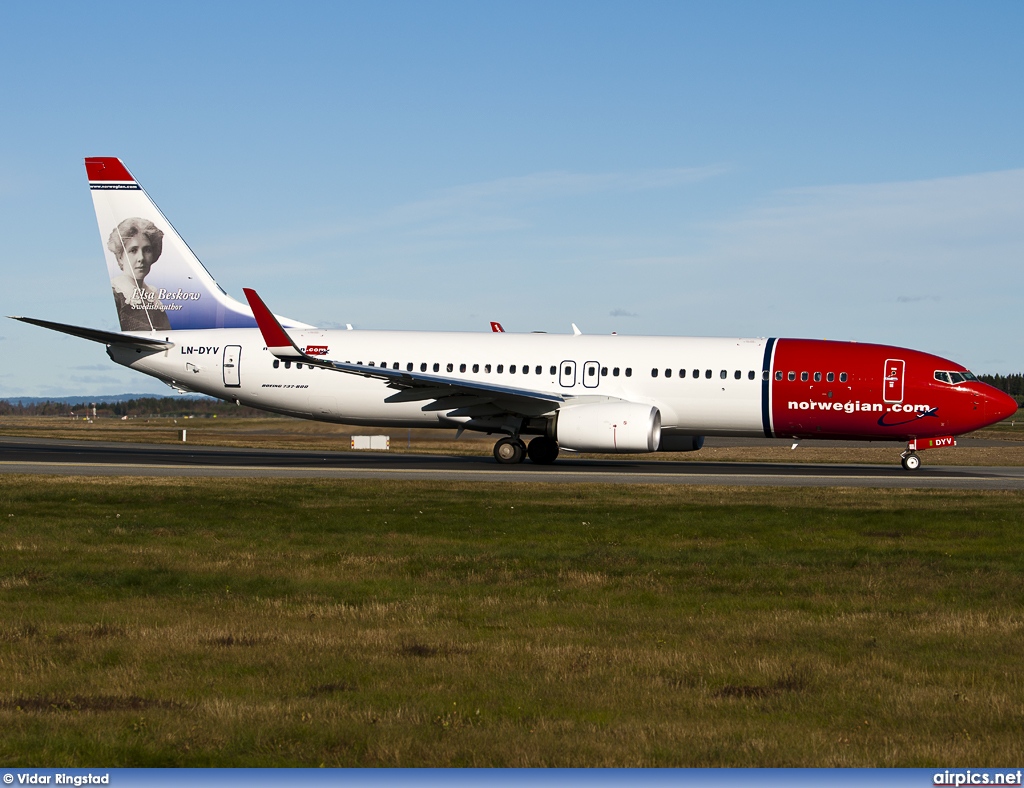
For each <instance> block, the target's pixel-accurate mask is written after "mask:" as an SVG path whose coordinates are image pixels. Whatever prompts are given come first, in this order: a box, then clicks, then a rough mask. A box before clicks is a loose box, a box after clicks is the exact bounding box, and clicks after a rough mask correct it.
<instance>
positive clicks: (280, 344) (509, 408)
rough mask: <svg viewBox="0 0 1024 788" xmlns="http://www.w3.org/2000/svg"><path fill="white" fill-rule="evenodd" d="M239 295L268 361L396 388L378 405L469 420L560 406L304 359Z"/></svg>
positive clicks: (256, 301) (478, 386) (480, 387)
mask: <svg viewBox="0 0 1024 788" xmlns="http://www.w3.org/2000/svg"><path fill="white" fill-rule="evenodd" d="M242 292H244V293H245V297H246V299H248V301H249V306H250V307H252V311H253V315H255V317H256V324H257V325H258V326H259V328H260V332H261V333H262V334H263V341H264V342H266V343H267V349H268V350H269V351H270V352H271V353H273V354H274V356H276V357H277V358H280V359H285V360H288V361H301V362H302V363H303V364H309V365H310V366H313V367H322V368H323V369H333V370H335V371H337V372H345V373H348V374H350V375H362V376H363V377H367V378H376V379H377V380H383V381H385V382H386V383H387V384H388V386H390V387H391V388H393V389H397V392H396V393H395V394H392V395H391V396H390V397H388V398H387V399H386V400H384V401H385V402H424V403H426V404H425V405H424V407H423V410H425V411H449V413H448V415H449V416H452V417H469V418H482V417H487V416H498V415H502V414H515V415H522V416H541V415H543V414H545V413H553V412H554V411H556V410H558V407H559V405H560V404H561V403H563V402H565V398H564V397H562V396H560V395H558V394H550V393H548V392H543V391H531V390H529V389H521V388H518V387H514V386H497V385H493V384H491V383H481V382H478V381H472V380H460V379H458V378H447V377H444V376H442V375H428V374H425V373H422V372H407V371H405V370H400V369H388V368H387V367H371V366H367V365H365V364H346V363H344V362H341V361H330V360H328V359H325V358H319V357H317V356H310V355H308V354H307V353H306V352H305V351H303V350H302V349H301V348H299V347H298V345H296V344H295V342H294V341H293V340H292V338H291V337H290V336H289V335H288V332H287V331H285V330H284V328H283V327H282V326H281V324H280V322H279V321H278V320H277V318H276V317H274V313H273V312H271V311H270V308H269V307H268V306H267V305H266V304H265V303H263V299H261V298H260V297H259V295H258V294H257V293H256V291H255V290H252V289H249V288H242Z"/></svg>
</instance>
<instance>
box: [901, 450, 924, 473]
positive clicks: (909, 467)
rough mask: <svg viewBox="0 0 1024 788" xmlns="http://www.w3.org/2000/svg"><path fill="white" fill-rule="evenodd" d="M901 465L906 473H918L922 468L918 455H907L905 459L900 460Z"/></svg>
mask: <svg viewBox="0 0 1024 788" xmlns="http://www.w3.org/2000/svg"><path fill="white" fill-rule="evenodd" d="M900 465H902V466H903V470H905V471H916V470H917V469H918V468H920V467H921V458H920V457H918V456H917V455H916V454H906V455H904V456H903V459H902V460H900Z"/></svg>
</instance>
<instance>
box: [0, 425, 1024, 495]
mask: <svg viewBox="0 0 1024 788" xmlns="http://www.w3.org/2000/svg"><path fill="white" fill-rule="evenodd" d="M721 440H722V439H718V441H716V443H717V442H720V441H721ZM751 443H752V442H744V444H745V445H750V444H751ZM808 445H810V444H808ZM818 445H820V444H818ZM874 445H876V446H877V445H878V444H874ZM893 446H894V451H893V463H892V465H891V466H888V465H838V464H837V465H831V464H829V465H826V464H810V463H750V462H703V461H700V460H696V461H686V462H672V461H666V460H652V459H649V458H644V457H642V456H630V457H624V458H622V459H618V458H616V459H611V460H609V459H587V458H584V457H574V456H572V455H569V456H565V455H563V457H561V458H559V460H558V461H557V462H556V463H555V464H554V465H547V466H544V465H534V464H532V463H530V462H526V463H523V464H521V465H514V466H509V465H499V464H497V463H496V462H495V461H494V460H493V459H492V458H491V457H490V456H480V457H466V456H438V455H416V454H398V453H376V452H375V453H363V452H328V451H296V450H285V449H252V448H244V449H242V448H222V447H213V446H186V445H158V444H141V443H109V442H99V441H74V440H44V439H35V438H12V437H0V473H8V474H11V473H28V474H57V475H65V476H71V475H74V476H137V477H139V476H171V477H174V476H177V477H235V478H259V477H273V478H334V479H421V480H444V481H486V482H510V481H514V482H549V483H574V484H578V483H584V482H592V483H593V482H596V483H605V484H609V483H610V484H707V485H752V486H775V487H892V488H933V489H951V490H1017V489H1024V468H1022V467H968V466H948V465H946V466H928V465H924V466H923V467H922V468H920V469H919V470H917V471H904V470H903V469H902V468H901V467H900V466H899V462H898V458H899V446H898V444H893Z"/></svg>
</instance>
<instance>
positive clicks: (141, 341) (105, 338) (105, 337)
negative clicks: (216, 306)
mask: <svg viewBox="0 0 1024 788" xmlns="http://www.w3.org/2000/svg"><path fill="white" fill-rule="evenodd" d="M8 317H10V318H11V320H20V321H21V322H22V323H31V324H32V325H34V326H41V327H42V328H49V329H50V330H51V331H60V332H61V333H62V334H70V335H71V336H73V337H80V338H81V339H88V340H90V341H92V342H102V343H103V344H104V345H124V346H131V347H138V348H145V349H147V350H166V349H167V348H169V347H174V343H173V342H167V341H166V340H163V339H153V338H151V337H137V336H132V335H131V334H119V333H117V332H116V331H101V330H100V329H98V328H83V327H82V326H69V325H67V324H66V323H54V322H51V321H49V320H37V319H36V318H34V317H17V316H16V315H8Z"/></svg>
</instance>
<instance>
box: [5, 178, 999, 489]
mask: <svg viewBox="0 0 1024 788" xmlns="http://www.w3.org/2000/svg"><path fill="white" fill-rule="evenodd" d="M85 166H86V172H87V173H88V177H89V187H90V189H91V191H92V197H93V203H94V206H95V208H96V218H97V221H98V222H99V229H100V237H101V239H102V241H103V245H104V249H105V250H106V262H107V270H108V273H109V274H110V281H111V287H112V290H113V295H114V300H115V303H116V305H117V308H118V315H119V318H120V325H121V332H109V331H99V330H95V329H90V328H81V327H78V326H69V325H65V324H62V323H54V322H50V321H46V320H37V319H33V318H26V317H19V318H17V319H18V320H23V321H25V322H27V323H33V324H35V325H38V326H43V327H44V328H50V329H53V330H56V331H61V332H64V333H67V334H72V335H74V336H77V337H82V338H84V339H89V340H93V341H95V342H102V343H103V344H105V345H106V346H107V353H108V355H109V356H110V358H111V359H112V360H113V361H115V362H116V363H118V364H122V365H124V366H126V367H130V368H131V369H134V370H138V371H139V372H143V373H145V374H147V375H152V376H153V377H156V378H159V379H160V380H162V381H164V382H165V383H167V384H168V385H170V386H171V387H173V388H175V389H177V390H180V391H192V392H201V393H203V394H209V395H211V396H214V397H219V398H221V399H225V400H230V401H234V402H237V403H239V404H245V405H249V406H251V407H254V408H261V409H263V410H267V411H272V412H275V413H284V414H288V415H290V416H298V417H301V418H307V419H315V420H318V421H328V422H339V423H344V424H354V425H367V426H380V427H437V428H455V429H458V430H460V431H461V430H476V431H480V432H485V433H488V434H498V435H501V436H502V437H501V438H500V439H499V440H498V441H497V443H496V444H495V446H494V456H495V458H496V459H497V461H498V462H501V463H517V462H521V461H522V460H523V459H524V458H525V457H527V456H528V457H529V458H530V459H531V460H532V461H533V462H536V463H550V462H553V461H554V460H555V458H556V457H557V456H558V453H559V450H560V449H564V450H571V451H576V452H636V453H640V452H655V451H668V452H678V451H695V450H697V449H700V448H701V446H702V445H703V443H704V436H707V435H714V436H747V437H783V438H790V439H793V440H800V439H805V438H829V439H851V440H865V439H866V440H899V441H905V442H906V443H907V450H906V451H905V452H903V454H902V455H901V457H902V464H903V467H904V468H907V469H908V470H912V469H915V468H917V467H919V465H920V458H919V457H918V455H917V452H918V451H921V450H923V449H926V448H931V447H936V446H952V445H955V436H957V435H960V434H963V433H965V432H970V431H972V430H977V429H979V428H981V427H985V426H987V425H989V424H993V423H995V422H997V421H1001V420H1002V419H1005V418H1007V417H1008V416H1010V415H1011V414H1013V413H1014V412H1015V411H1016V410H1017V405H1016V403H1015V401H1014V400H1013V399H1012V398H1011V397H1009V396H1007V395H1006V394H1004V393H1002V392H1000V391H998V390H996V389H995V388H993V387H991V386H988V385H986V384H985V383H982V382H980V381H979V380H977V379H976V378H975V376H974V375H972V374H971V373H970V372H969V371H968V370H967V369H965V368H964V367H963V366H961V365H960V364H957V363H955V362H953V361H948V360H946V359H944V358H940V357H938V356H933V355H930V354H928V353H922V352H919V351H916V350H907V349H905V348H899V347H891V346H888V345H872V344H860V343H856V342H833V341H824V340H812V339H776V338H763V337H762V338H757V339H733V338H696V337H646V336H622V335H611V336H596V335H585V334H582V333H580V332H579V330H578V329H577V328H576V327H575V325H574V326H573V333H572V334H566V335H554V334H539V333H531V334H515V333H507V332H505V331H504V330H503V329H501V326H500V324H497V323H494V324H492V329H493V330H492V331H490V332H486V333H484V332H480V333H451V332H429V331H362V330H359V331H354V330H341V331H335V330H325V329H320V328H316V327H314V326H311V325H307V324H305V323H300V322H297V321H295V320H290V319H287V318H281V317H277V316H275V315H274V314H273V313H272V312H271V311H270V310H269V309H268V308H267V306H266V305H265V304H264V303H263V301H262V300H261V299H260V297H259V296H258V295H257V294H256V293H255V292H254V291H253V290H249V289H246V290H245V296H246V298H247V300H248V306H246V305H245V304H242V303H240V302H239V301H236V300H235V299H233V298H231V297H230V296H228V295H227V293H225V292H224V291H223V290H222V289H221V288H220V287H219V286H218V285H217V283H216V282H215V281H214V279H213V277H212V276H211V275H210V274H209V272H208V271H207V270H206V269H205V268H204V267H203V265H202V264H201V263H200V262H199V260H198V258H197V257H196V256H195V255H194V254H193V252H192V250H191V249H189V247H188V246H187V245H186V244H185V242H184V241H183V240H182V239H181V237H180V236H179V235H178V234H177V233H176V232H175V230H174V228H173V227H172V226H171V224H170V223H169V222H168V221H167V219H166V218H165V217H164V216H163V214H162V213H161V212H160V210H159V209H158V208H157V207H156V205H155V204H154V203H153V201H152V200H151V199H150V198H149V196H148V195H147V194H146V192H145V191H144V190H143V189H142V187H141V186H139V184H138V182H137V181H136V180H135V178H133V177H132V175H131V173H129V172H128V170H127V169H126V168H125V166H124V165H123V164H122V163H121V161H120V160H118V159H116V158H89V159H86V160H85ZM525 436H533V437H532V439H531V440H530V442H529V445H528V446H527V444H526V443H525V441H524V437H525Z"/></svg>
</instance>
